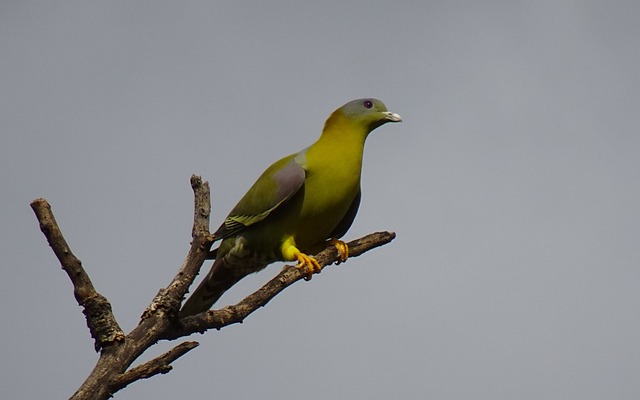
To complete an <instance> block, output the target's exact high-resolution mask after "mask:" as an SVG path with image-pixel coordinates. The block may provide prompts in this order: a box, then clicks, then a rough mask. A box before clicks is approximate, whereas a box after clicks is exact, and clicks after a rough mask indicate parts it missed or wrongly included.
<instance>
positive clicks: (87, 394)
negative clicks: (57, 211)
mask: <svg viewBox="0 0 640 400" xmlns="http://www.w3.org/2000/svg"><path fill="white" fill-rule="evenodd" d="M191 187H192V189H193V192H194V218H193V227H192V237H193V239H192V241H191V248H190V249H189V253H188V254H187V257H186V258H185V260H184V262H183V263H182V266H181V267H180V269H179V271H178V273H177V274H176V276H175V277H174V278H173V280H172V281H171V283H170V284H169V285H168V286H167V287H165V288H163V289H161V290H160V291H159V292H158V294H157V295H156V296H155V298H154V299H153V301H152V302H151V304H150V305H149V306H148V307H147V309H146V310H145V312H144V313H143V315H142V319H141V321H140V323H139V324H138V326H137V327H136V328H134V329H133V330H132V331H131V332H130V333H129V334H128V335H126V336H125V335H124V333H123V332H122V330H121V329H120V327H119V326H118V324H117V322H116V321H115V317H114V316H113V312H112V311H111V306H110V304H109V302H108V301H107V299H106V298H105V297H104V296H101V295H100V294H99V293H97V291H96V290H95V288H94V287H93V284H92V283H91V280H90V279H89V276H88V274H87V273H86V271H85V270H84V268H83V267H82V263H81V262H80V260H79V259H77V258H76V257H75V256H74V255H73V253H72V252H71V249H70V248H69V246H68V244H67V242H66V241H65V239H64V237H63V236H62V232H61V231H60V228H59V227H58V224H57V223H56V221H55V218H54V216H53V213H52V211H51V206H50V205H49V203H47V201H46V200H44V199H37V200H34V201H33V202H32V203H31V207H32V208H33V210H34V212H35V214H36V216H37V218H38V221H39V222H40V229H41V230H42V232H43V233H44V235H45V237H46V238H47V240H48V242H49V245H50V246H51V248H52V249H53V251H54V253H55V255H56V257H57V258H58V260H59V261H60V264H61V265H62V268H63V269H64V270H65V272H66V273H67V275H68V276H69V278H70V280H71V282H72V284H73V287H74V295H75V297H76V300H77V301H78V303H79V304H80V305H81V306H83V307H84V313H85V316H86V319H87V325H88V326H89V329H90V330H91V335H92V336H93V338H94V339H95V342H96V349H99V350H100V357H99V359H98V362H97V363H96V365H95V367H94V369H93V371H92V372H91V373H90V374H89V376H88V377H87V379H86V380H85V382H84V383H83V384H82V385H81V386H80V388H79V389H78V390H77V391H76V393H74V395H73V396H72V397H71V398H72V399H95V400H100V399H108V398H110V397H111V396H113V394H114V393H116V392H117V391H119V390H121V389H122V388H124V387H126V386H127V385H129V384H131V383H133V382H135V381H137V380H140V379H145V378H149V377H152V376H155V375H157V374H163V373H167V372H169V371H170V370H171V368H172V366H171V363H172V362H173V361H175V360H176V359H178V358H179V357H182V356H183V355H184V354H186V353H187V352H189V351H190V350H191V349H193V348H195V347H196V346H198V343H197V342H184V343H181V344H180V345H178V346H176V347H174V348H173V349H171V350H170V351H168V352H166V353H164V354H163V355H161V356H159V357H156V358H154V359H152V360H151V361H147V362H145V363H143V364H141V365H139V366H137V367H135V368H131V369H129V367H130V366H131V365H132V364H133V362H134V361H135V360H136V359H137V358H138V357H140V355H142V354H143V353H144V352H145V351H146V350H147V349H149V348H150V347H152V346H153V345H154V344H156V343H157V342H158V341H159V340H163V339H164V340H174V339H178V338H180V337H183V336H187V335H190V334H192V333H195V332H204V331H206V330H209V329H211V328H216V329H220V328H222V327H225V326H227V325H231V324H235V323H238V322H242V321H243V320H244V319H245V318H246V317H247V316H249V315H250V314H251V313H253V312H254V311H255V310H257V309H258V308H260V307H262V306H264V305H265V304H267V303H268V302H269V301H270V300H271V299H272V298H273V297H275V296H276V295H277V294H278V293H280V292H282V291H283V290H284V289H286V288H287V287H289V286H290V285H292V284H293V283H295V282H297V281H299V280H300V279H303V278H305V277H306V276H307V274H308V271H307V269H306V268H304V269H298V268H296V267H293V266H286V267H284V268H283V270H282V271H281V272H280V273H279V274H278V275H277V276H276V277H275V278H273V279H272V280H271V281H269V282H268V283H267V284H265V285H264V286H263V287H262V288H260V289H259V290H258V291H256V292H255V293H253V294H251V295H249V296H248V297H247V298H245V299H244V300H242V301H241V302H239V303H238V304H235V305H232V306H228V307H225V308H222V309H220V310H215V311H209V312H206V313H201V314H198V315H196V316H190V317H186V318H184V319H183V320H178V317H177V316H178V310H179V308H180V304H181V302H182V300H183V297H184V295H185V293H186V292H187V290H188V288H189V286H190V285H191V284H192V283H193V279H194V278H195V276H196V275H197V274H198V272H199V271H200V268H201V267H202V264H203V263H204V261H205V260H206V259H207V258H208V257H211V256H212V254H213V253H212V252H210V248H211V245H212V244H213V242H214V240H215V238H214V236H213V235H211V234H210V232H209V214H210V212H211V205H210V193H209V184H208V183H207V182H203V181H202V179H201V178H200V177H198V176H195V175H194V176H192V177H191ZM394 238H395V234H394V233H390V232H378V233H374V234H371V235H367V236H365V237H363V238H360V239H357V240H354V241H352V242H350V243H349V244H348V245H349V252H350V256H351V257H356V256H358V255H360V254H362V253H364V252H365V251H368V250H371V249H373V248H375V247H378V246H381V245H384V244H386V243H389V242H390V241H391V240H393V239H394ZM315 258H316V259H317V261H318V263H319V264H320V266H321V267H322V268H324V267H325V266H326V265H330V264H331V263H334V262H336V261H337V260H338V253H337V251H336V249H335V247H334V246H330V247H328V248H327V249H326V250H324V251H322V252H321V253H319V254H318V255H316V257H315Z"/></svg>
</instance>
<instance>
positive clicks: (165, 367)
mask: <svg viewBox="0 0 640 400" xmlns="http://www.w3.org/2000/svg"><path fill="white" fill-rule="evenodd" d="M198 346H199V343H198V342H183V343H180V344H179V345H177V346H176V347H174V348H173V349H171V350H169V351H167V352H166V353H164V354H162V355H161V356H158V357H156V358H154V359H153V360H150V361H147V362H146V363H144V364H141V365H138V366H137V367H134V368H131V369H130V370H129V371H127V372H125V373H124V374H122V375H120V376H117V377H115V378H114V379H113V380H112V381H111V383H110V384H109V387H110V389H111V393H115V392H117V391H118V390H120V389H123V388H125V387H126V386H127V385H129V384H130V383H133V382H135V381H138V380H140V379H148V378H151V377H152V376H154V375H158V374H166V373H168V372H169V371H171V370H172V369H173V367H172V366H171V363H172V362H174V361H175V360H177V359H178V358H180V357H182V356H183V355H185V354H187V353H188V352H189V351H191V350H193V349H195V348H196V347H198Z"/></svg>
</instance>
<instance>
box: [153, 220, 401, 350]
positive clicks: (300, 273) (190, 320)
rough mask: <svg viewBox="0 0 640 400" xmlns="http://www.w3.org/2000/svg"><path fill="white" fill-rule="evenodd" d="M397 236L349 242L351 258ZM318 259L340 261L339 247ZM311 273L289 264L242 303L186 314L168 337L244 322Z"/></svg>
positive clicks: (390, 234)
mask: <svg viewBox="0 0 640 400" xmlns="http://www.w3.org/2000/svg"><path fill="white" fill-rule="evenodd" d="M395 237H396V234H395V233H393V232H376V233H372V234H369V235H367V236H364V237H362V238H360V239H356V240H354V241H352V242H349V243H348V246H349V254H350V258H351V257H357V256H359V255H361V254H362V253H364V252H366V251H369V250H371V249H374V248H376V247H379V246H382V245H385V244H387V243H389V242H391V241H392V240H393V239H394V238H395ZM315 259H316V260H317V261H318V263H319V264H320V267H322V269H324V267H325V266H327V265H330V264H332V263H334V262H336V261H337V260H338V252H337V251H336V249H335V247H333V246H331V247H328V248H327V249H325V250H324V251H322V252H320V253H318V254H317V255H316V256H315ZM307 273H308V270H307V268H303V269H298V268H296V267H294V266H291V265H287V266H285V267H284V268H283V269H282V271H281V272H280V273H279V274H278V275H276V277H275V278H273V279H271V280H270V281H269V282H267V283H266V284H265V285H264V286H262V287H261V288H260V289H258V290H257V291H255V292H254V293H252V294H250V295H249V296H247V297H246V298H245V299H244V300H242V301H241V302H239V303H237V304H235V305H231V306H227V307H224V308H222V309H220V310H212V311H208V312H206V313H200V314H197V315H194V316H189V317H186V318H184V319H183V320H182V321H181V324H182V327H181V328H177V329H176V330H175V331H174V332H171V333H170V336H167V337H166V338H167V339H176V338H179V337H182V336H186V335H190V334H192V333H195V332H200V333H202V332H205V331H206V330H208V329H221V328H223V327H225V326H228V325H232V324H236V323H240V322H242V321H243V320H244V319H245V318H247V317H248V316H249V315H250V314H251V313H253V312H254V311H256V310H257V309H258V308H260V307H263V306H265V305H266V304H267V303H268V302H269V301H270V300H271V299H272V298H274V297H275V296H276V295H278V294H279V293H280V292H282V291H283V290H284V289H286V288H287V287H289V286H291V285H292V284H294V283H295V282H297V281H299V280H301V279H303V278H305V277H306V276H307Z"/></svg>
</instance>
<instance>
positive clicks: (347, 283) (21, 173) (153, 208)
mask: <svg viewBox="0 0 640 400" xmlns="http://www.w3.org/2000/svg"><path fill="white" fill-rule="evenodd" d="M639 18H640V3H639V2H633V1H610V2H595V1H594V2H586V1H584V2H581V1H540V2H539V1H526V2H498V1H494V2H491V1H489V2H487V1H485V2H478V1H467V2H452V1H442V2H418V1H415V2H387V3H382V2H380V3H375V2H373V1H360V2H345V1H333V2H308V4H304V5H302V4H300V3H299V2H257V1H256V2H205V1H194V2H166V1H153V2H152V1H138V2H124V1H108V2H104V1H102V2H94V1H56V2H52V1H39V2H38V1H3V2H2V3H0V93H1V95H0V135H1V136H0V206H1V207H0V256H1V259H2V263H3V273H2V279H0V296H1V297H0V313H1V314H0V315H2V323H1V325H0V326H1V332H0V335H1V338H2V340H0V360H1V361H0V398H3V399H17V398H24V399H45V398H47V399H61V398H67V397H69V396H70V395H71V394H72V393H73V392H74V391H75V390H76V389H77V388H78V386H79V385H80V384H81V382H82V381H83V380H84V379H85V377H86V376H87V374H88V373H89V372H90V370H91V369H92V367H93V365H94V363H95V361H96V359H97V355H96V353H95V352H94V351H93V342H92V340H91V339H90V336H89V332H88V330H87V328H86V324H85V321H84V317H83V315H82V313H81V308H80V307H78V306H77V304H76V302H75V300H74V298H73V295H72V287H71V284H70V282H69V280H68V278H67V276H66V274H65V273H64V272H63V271H62V270H61V269H60V267H59V264H58V261H57V259H56V258H55V257H54V255H53V253H52V251H51V249H50V248H49V247H48V245H47V243H46V241H45V239H44V237H43V235H42V234H41V233H40V231H39V229H38V224H37V221H36V219H35V217H34V215H33V213H32V211H31V209H30V207H29V203H30V202H31V201H32V200H33V199H35V198H38V197H45V198H46V199H47V200H49V202H50V203H51V204H52V207H53V211H54V213H55V215H56V217H57V220H58V222H59V224H60V225H61V227H62V230H63V233H64V234H65V235H66V238H67V240H68V242H69V244H70V245H71V248H72V249H73V251H74V252H75V253H76V255H77V256H78V257H79V258H80V259H81V260H82V261H83V265H84V266H85V268H86V270H87V271H88V273H89V274H90V276H91V278H92V280H93V282H94V284H95V286H96V288H97V289H98V291H99V292H101V293H102V294H104V295H105V296H107V297H108V298H109V300H110V301H111V303H112V305H113V308H114V311H115V314H116V317H117V319H118V321H119V322H120V324H121V325H122V326H123V328H124V329H125V330H127V331H129V330H130V329H132V328H133V327H134V326H135V325H136V323H137V321H138V318H139V316H140V315H141V313H142V311H143V310H144V308H145V307H146V306H147V305H148V303H149V302H150V300H151V299H152V298H153V296H154V295H155V294H156V292H157V290H158V289H159V288H160V287H162V286H164V285H166V284H168V282H169V281H170V280H171V279H172V277H173V276H174V273H175V272H176V271H177V269H178V267H179V265H180V263H181V262H182V260H183V258H184V256H185V254H186V251H187V249H188V247H189V240H190V232H191V222H192V192H191V188H190V186H189V177H190V176H191V174H194V173H195V174H198V175H201V176H202V177H203V179H205V180H208V181H209V182H210V184H211V188H212V198H213V215H212V225H213V226H212V228H215V227H217V226H218V224H220V222H221V221H222V219H223V218H224V216H225V215H226V214H227V213H228V211H229V210H230V209H231V208H232V207H233V205H234V204H235V203H236V202H237V200H238V199H239V198H240V197H241V196H242V195H243V194H244V192H245V191H246V189H247V188H248V187H249V186H250V185H251V183H253V181H254V180H255V179H256V177H257V176H258V175H259V174H260V173H261V172H262V170H263V169H264V168H265V167H267V166H268V165H269V164H270V163H271V162H273V161H275V160H276V159H278V158H280V157H282V156H285V155H287V154H290V153H292V152H295V151H298V150H300V149H302V148H304V147H306V146H308V145H309V144H311V143H312V142H313V141H314V140H315V139H316V138H317V136H318V135H319V133H320V130H321V128H322V124H323V122H324V120H325V119H326V117H327V116H328V115H329V114H330V113H331V112H332V111H333V110H334V109H336V108H337V107H339V106H341V105H342V104H344V103H345V102H347V101H349V100H352V99H355V98H361V97H368V96H374V97H377V98H380V99H382V100H383V101H384V102H385V103H386V104H387V106H388V107H389V109H390V110H391V111H394V112H397V113H399V114H401V115H402V116H403V117H404V123H402V124H396V125H385V126H383V127H381V128H380V129H378V130H376V131H375V132H374V133H373V134H372V135H371V136H370V137H369V139H368V141H367V146H366V151H365V163H364V170H363V182H362V189H363V200H362V206H361V208H360V211H359V214H358V217H357V219H356V221H355V223H354V225H353V227H352V228H351V230H350V232H349V233H348V234H347V236H346V238H347V239H354V238H357V237H359V236H362V235H364V234H366V233H369V232H373V231H378V230H392V231H395V232H397V234H398V237H397V239H396V240H395V241H394V242H393V243H392V244H390V245H387V246H385V247H383V248H380V249H377V250H375V251H372V252H370V253H368V254H366V255H364V256H362V257H358V258H354V259H351V260H349V261H348V262H347V263H346V264H343V265H341V266H339V267H335V268H330V269H327V270H326V271H325V272H323V273H322V274H321V275H318V276H316V277H314V279H313V280H312V281H311V282H300V283H297V284H296V285H294V286H293V287H291V288H289V289H288V290H286V291H285V292H284V293H282V294H281V295H280V296H278V297H277V298H276V299H275V300H274V301H272V302H271V303H269V305H268V306H267V307H266V308H264V309H261V310H259V311H258V312H257V313H256V314H254V315H252V316H251V317H250V318H249V319H248V320H246V321H245V323H244V324H242V325H236V326H231V327H228V328H225V329H223V330H222V331H219V332H217V331H213V332H208V333H207V334H205V335H195V336H194V337H192V338H191V339H195V340H198V341H200V342H201V346H200V347H198V348H197V349H195V350H194V351H192V352H191V353H189V354H188V355H186V356H185V357H183V358H181V359H180V360H179V361H177V362H176V363H175V365H174V367H175V368H174V370H173V371H172V372H171V373H169V374H168V375H162V376H157V377H154V378H152V379H150V380H147V381H144V382H138V383H135V384H133V385H132V386H131V387H129V388H127V389H125V390H124V391H122V392H120V393H119V394H118V395H117V396H116V398H117V399H141V398H154V399H175V398H214V397H215V398H217V399H236V398H237V399H250V398H279V399H300V398H304V399H355V398H361V399H456V400H460V399H474V400H475V399H532V400H533V399H536V400H537V399H637V398H638V397H639V396H640V379H639V377H640V340H639V338H640V290H639V286H640V208H639V205H640V129H639V126H640V73H639V71H640V45H639V44H638V40H639V38H640V24H639V23H638V21H639ZM205 268H208V265H207V266H205ZM280 268H281V264H275V265H273V266H271V267H269V268H267V269H266V270H265V271H263V272H261V273H260V274H257V275H255V276H252V277H251V278H250V279H247V280H245V281H243V282H242V283H241V284H239V285H237V286H236V287H235V288H234V289H233V290H232V291H230V292H229V293H227V295H225V296H224V297H223V298H222V299H221V302H220V303H218V305H219V306H223V305H225V304H229V303H232V302H235V301H238V300H240V299H241V298H242V297H243V296H244V295H246V294H248V293H250V292H251V291H252V290H254V289H256V288H257V287H259V286H260V285H261V284H262V283H263V282H265V281H267V280H268V279H270V277H272V276H273V275H275V274H276V273H277V272H278V271H279V270H280ZM175 344H176V343H175V342H172V343H161V345H160V346H158V349H154V351H152V352H150V353H149V354H145V355H144V357H143V359H141V361H144V360H148V359H149V358H151V357H152V356H154V355H157V354H160V352H161V351H166V350H167V349H168V348H170V346H173V345H175Z"/></svg>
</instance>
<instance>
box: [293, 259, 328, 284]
mask: <svg viewBox="0 0 640 400" xmlns="http://www.w3.org/2000/svg"><path fill="white" fill-rule="evenodd" d="M296 258H297V259H298V269H301V268H304V267H308V270H307V276H305V277H304V279H305V280H307V281H310V280H311V276H312V275H313V274H314V273H316V272H318V273H319V272H320V271H321V270H322V268H321V267H320V264H318V261H317V260H316V259H315V258H313V257H309V256H308V255H306V254H304V253H298V254H296Z"/></svg>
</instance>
